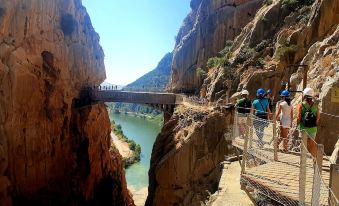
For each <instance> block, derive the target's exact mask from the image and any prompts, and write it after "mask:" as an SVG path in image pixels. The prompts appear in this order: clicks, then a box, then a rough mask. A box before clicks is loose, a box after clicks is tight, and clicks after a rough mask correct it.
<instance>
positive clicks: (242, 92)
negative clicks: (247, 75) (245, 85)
mask: <svg viewBox="0 0 339 206" xmlns="http://www.w3.org/2000/svg"><path fill="white" fill-rule="evenodd" d="M241 95H250V93H249V92H248V91H247V90H246V89H245V90H242V91H241Z"/></svg>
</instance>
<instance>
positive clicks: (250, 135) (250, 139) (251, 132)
mask: <svg viewBox="0 0 339 206" xmlns="http://www.w3.org/2000/svg"><path fill="white" fill-rule="evenodd" d="M250 116H251V114H249V115H248V117H250ZM246 124H247V125H248V127H250V130H249V135H248V136H249V148H252V147H253V119H252V118H250V119H249V122H247V123H246Z"/></svg>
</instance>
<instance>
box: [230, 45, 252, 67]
mask: <svg viewBox="0 0 339 206" xmlns="http://www.w3.org/2000/svg"><path fill="white" fill-rule="evenodd" d="M255 55H256V51H255V50H254V49H253V48H250V47H248V46H245V47H244V48H242V49H241V50H240V52H239V54H238V55H237V57H236V58H235V60H234V63H236V64H243V63H245V62H246V61H249V60H251V59H253V58H254V56H255Z"/></svg>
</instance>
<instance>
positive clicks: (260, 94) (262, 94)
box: [257, 88, 265, 97]
mask: <svg viewBox="0 0 339 206" xmlns="http://www.w3.org/2000/svg"><path fill="white" fill-rule="evenodd" d="M264 95H265V90H264V89H262V88H260V89H258V90H257V96H258V97H260V96H261V97H263V96H264Z"/></svg>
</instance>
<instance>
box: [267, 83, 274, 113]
mask: <svg viewBox="0 0 339 206" xmlns="http://www.w3.org/2000/svg"><path fill="white" fill-rule="evenodd" d="M265 98H266V99H267V100H268V106H269V107H270V110H271V111H272V112H273V97H272V90H271V89H268V90H267V91H266V93H265Z"/></svg>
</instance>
